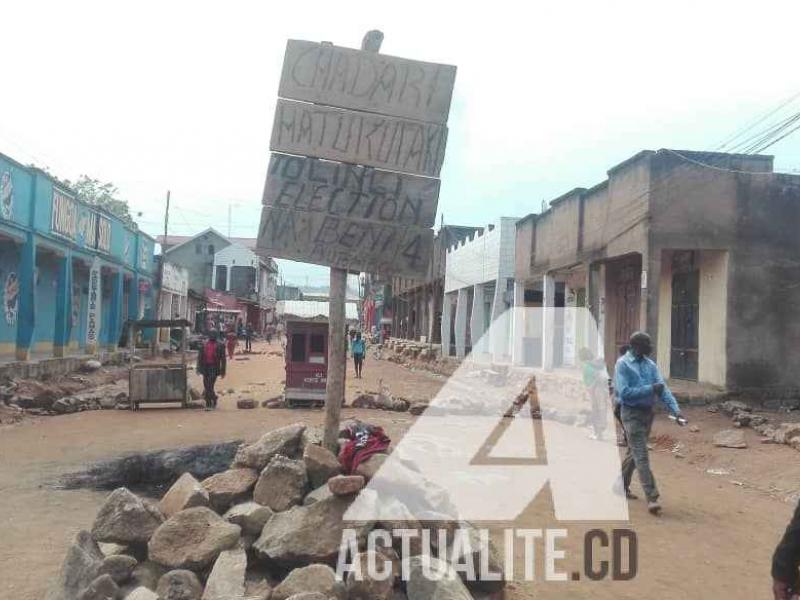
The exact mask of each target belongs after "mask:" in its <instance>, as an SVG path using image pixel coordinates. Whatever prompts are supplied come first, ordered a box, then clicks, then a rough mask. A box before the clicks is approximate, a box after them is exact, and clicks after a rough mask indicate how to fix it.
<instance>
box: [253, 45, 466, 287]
mask: <svg viewBox="0 0 800 600" xmlns="http://www.w3.org/2000/svg"><path fill="white" fill-rule="evenodd" d="M455 73H456V68H455V67H453V66H450V65H440V64H434V63H427V62H421V61H414V60H408V59H404V58H397V57H394V56H387V55H385V54H379V53H378V52H376V51H375V52H373V51H369V50H354V49H351V48H341V47H339V46H333V45H332V44H318V43H315V42H305V41H299V40H289V42H288V43H287V46H286V55H285V57H284V63H283V72H282V75H281V84H280V89H279V92H278V94H279V96H280V98H279V99H278V103H277V106H276V110H275V120H274V123H273V128H272V136H271V139H270V150H272V155H271V157H270V162H269V169H268V173H267V181H266V184H265V186H264V197H263V204H264V206H263V210H262V217H261V227H260V228H259V233H258V244H257V247H258V249H259V250H260V251H261V252H262V253H264V254H267V255H269V256H272V257H276V258H288V259H291V260H297V261H302V262H311V263H316V264H321V265H328V266H331V267H335V268H340V269H346V270H350V271H367V272H380V273H382V274H385V275H395V274H396V275H403V276H405V277H412V278H423V277H425V275H426V274H427V272H428V264H429V261H430V257H431V251H432V248H433V231H432V229H431V227H432V226H433V225H434V222H435V217H436V205H437V202H438V199H439V187H440V180H439V178H438V177H439V173H440V171H441V168H442V163H443V162H444V152H445V145H446V143H447V116H448V113H449V111H450V101H451V98H452V95H453V83H454V81H455Z"/></svg>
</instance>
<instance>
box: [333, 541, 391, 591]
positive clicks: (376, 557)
mask: <svg viewBox="0 0 800 600" xmlns="http://www.w3.org/2000/svg"><path fill="white" fill-rule="evenodd" d="M387 562H388V565H387V564H384V563H387ZM353 563H354V565H355V569H356V570H354V571H350V572H349V573H348V574H347V582H346V584H345V587H346V590H347V598H348V600H391V598H392V588H393V587H394V579H395V577H394V572H393V568H392V563H391V561H387V560H386V557H384V556H382V555H381V554H379V553H378V552H376V551H374V550H373V551H370V552H359V553H358V554H357V555H356V556H355V558H354V559H353ZM370 564H372V565H373V568H374V569H375V570H376V575H377V574H380V575H385V577H372V576H371V575H370V569H369V566H370Z"/></svg>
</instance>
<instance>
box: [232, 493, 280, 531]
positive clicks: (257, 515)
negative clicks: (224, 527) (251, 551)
mask: <svg viewBox="0 0 800 600" xmlns="http://www.w3.org/2000/svg"><path fill="white" fill-rule="evenodd" d="M271 516H272V510H271V509H270V508H269V507H266V506H262V505H260V504H259V503H258V502H252V501H250V502H243V503H242V504H236V505H234V506H232V507H231V508H230V510H228V512H226V513H225V515H224V516H223V517H222V518H223V519H225V520H226V521H228V523H233V524H235V525H238V526H239V527H241V528H242V534H243V535H245V534H246V535H255V536H259V535H261V530H262V529H264V524H265V523H266V522H267V521H269V518H270V517H271Z"/></svg>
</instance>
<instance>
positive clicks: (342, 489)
mask: <svg viewBox="0 0 800 600" xmlns="http://www.w3.org/2000/svg"><path fill="white" fill-rule="evenodd" d="M365 483H366V480H365V479H364V478H363V477H362V476H361V475H337V476H336V477H331V478H330V479H329V480H328V489H329V490H330V491H331V493H332V494H334V495H335V496H352V495H353V494H356V493H358V492H359V491H361V489H362V488H363V487H364V485H365Z"/></svg>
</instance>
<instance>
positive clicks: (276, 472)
mask: <svg viewBox="0 0 800 600" xmlns="http://www.w3.org/2000/svg"><path fill="white" fill-rule="evenodd" d="M307 487H308V478H307V477H306V467H305V464H304V463H303V461H300V460H292V459H290V458H286V457H285V456H281V455H277V456H275V457H273V459H272V460H271V461H270V463H269V465H267V468H266V469H264V470H263V471H262V472H261V476H260V477H259V478H258V483H256V487H255V490H254V491H253V500H255V501H256V502H258V503H259V504H261V505H263V506H269V507H270V508H271V509H272V510H274V511H276V512H281V511H284V510H288V509H289V508H291V507H292V506H294V505H295V504H299V503H300V502H301V501H302V500H303V497H304V496H305V493H306V488H307Z"/></svg>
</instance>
